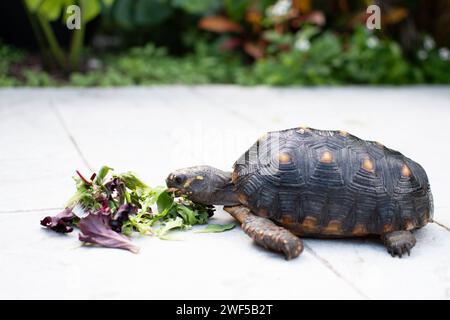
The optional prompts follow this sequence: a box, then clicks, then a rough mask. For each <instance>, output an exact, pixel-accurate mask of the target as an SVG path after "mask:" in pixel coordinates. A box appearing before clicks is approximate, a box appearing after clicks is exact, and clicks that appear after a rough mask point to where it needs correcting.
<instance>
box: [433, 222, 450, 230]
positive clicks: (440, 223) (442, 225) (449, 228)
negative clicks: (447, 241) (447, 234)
mask: <svg viewBox="0 0 450 320" xmlns="http://www.w3.org/2000/svg"><path fill="white" fill-rule="evenodd" d="M432 223H435V224H436V225H438V226H439V227H441V228H444V229H445V230H447V231H450V227H447V225H445V223H442V222H439V221H437V220H436V219H433V222H432Z"/></svg>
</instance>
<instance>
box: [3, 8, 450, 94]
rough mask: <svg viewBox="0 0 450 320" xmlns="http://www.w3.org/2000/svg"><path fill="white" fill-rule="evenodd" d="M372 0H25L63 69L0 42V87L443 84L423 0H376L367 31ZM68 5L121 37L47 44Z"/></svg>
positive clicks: (448, 60) (448, 77)
mask: <svg viewBox="0 0 450 320" xmlns="http://www.w3.org/2000/svg"><path fill="white" fill-rule="evenodd" d="M371 2H372V1H365V0H353V1H346V0H342V1H339V2H325V1H312V0H292V1H291V0H134V1H130V0H95V1H87V0H24V3H25V5H26V6H27V8H28V10H29V11H30V12H31V14H32V15H34V16H35V18H36V17H37V18H38V21H37V22H38V27H39V26H40V27H41V29H43V31H45V32H44V33H43V35H44V38H45V36H48V35H49V39H50V41H47V42H49V43H50V44H52V43H53V46H52V45H50V46H45V45H44V50H43V53H42V57H44V58H45V57H47V58H48V57H49V56H48V54H49V53H52V52H53V51H54V50H53V49H55V46H56V53H55V52H53V56H55V57H56V58H55V59H52V58H51V55H50V61H52V60H56V61H59V60H61V61H62V63H63V64H64V65H65V67H64V68H63V74H62V75H61V72H59V73H58V72H56V73H55V71H54V70H53V71H51V70H50V71H43V68H42V67H40V66H38V67H36V66H33V68H28V67H27V65H28V64H29V63H28V62H27V57H28V55H27V54H25V53H23V52H20V51H18V50H15V49H13V48H11V47H10V46H6V45H4V44H3V45H2V44H1V43H0V86H16V85H29V86H50V85H74V86H122V85H148V84H171V83H179V84H207V83H234V84H241V85H261V84H262V85H276V86H285V85H340V84H374V85H380V84H389V85H401V84H416V83H444V84H449V83H450V53H449V49H448V48H447V47H446V46H448V45H442V42H443V41H444V42H445V37H443V36H442V32H438V33H436V35H437V36H438V37H439V39H441V40H437V41H438V42H439V41H440V43H441V44H436V43H435V42H434V40H433V37H432V36H429V35H426V33H419V31H418V29H417V28H416V27H411V26H415V25H414V23H413V21H414V19H415V16H414V15H415V14H416V15H417V14H418V13H420V11H421V9H423V7H424V6H426V5H427V4H426V2H424V1H421V0H414V1H410V2H407V1H397V2H396V5H395V6H393V5H392V4H391V3H390V2H389V1H388V2H382V5H383V10H384V11H383V12H384V13H383V14H384V16H383V27H382V30H378V31H370V30H368V29H366V28H365V26H364V23H363V21H364V19H363V18H364V14H365V8H366V7H367V5H368V4H369V3H371ZM438 2H442V1H440V0H438ZM70 4H81V5H82V8H84V9H83V10H84V11H83V12H84V14H85V21H84V26H85V27H90V25H89V26H88V25H87V22H89V21H91V20H93V19H94V18H96V17H101V19H100V18H99V19H98V20H100V21H101V24H100V25H99V27H97V30H95V33H96V34H99V35H102V34H108V35H111V34H112V35H114V37H115V38H116V39H117V38H119V39H120V41H119V42H120V43H122V46H116V47H108V46H106V47H103V48H100V49H98V48H97V51H96V49H95V47H92V48H87V49H86V48H85V49H84V50H82V45H83V37H84V33H82V34H80V33H79V34H78V36H77V37H75V35H76V33H74V34H73V36H74V37H73V38H74V39H75V40H74V39H72V42H71V44H70V47H69V48H68V50H65V49H66V48H63V47H61V46H59V43H56V45H55V41H56V40H57V39H56V37H55V36H54V35H53V34H52V32H53V31H54V30H53V29H54V28H58V24H54V23H53V24H52V25H50V22H52V21H57V20H58V19H60V18H62V19H64V17H65V8H66V7H67V5H70ZM449 7H450V6H449ZM440 8H444V7H442V6H441V7H440ZM444 9H445V8H444ZM448 9H450V8H448ZM432 18H433V17H432ZM421 19H422V20H423V17H421ZM98 20H97V21H98ZM436 20H439V21H441V20H442V19H440V18H439V17H438V18H436ZM31 21H32V20H31ZM441 25H443V24H442V23H441V22H440V26H441ZM42 27H43V28H42ZM41 35H42V34H41ZM161 38H163V39H164V40H166V41H162V42H161V41H160V42H158V41H156V39H161ZM442 39H444V40H442ZM47 40H48V39H47ZM157 43H160V44H162V45H165V46H166V47H161V46H158V45H157ZM405 43H407V44H408V45H405ZM130 44H132V45H133V46H132V47H131V48H130V47H127V46H129V45H130ZM174 53H176V55H174ZM80 58H82V59H81V62H82V63H78V61H79V60H80ZM92 61H94V63H91V62H92ZM67 63H68V65H66V64H67ZM91 64H93V65H95V67H91V66H90V65H91ZM75 66H78V68H76V67H75ZM46 70H49V69H46ZM71 70H72V72H70V71H71Z"/></svg>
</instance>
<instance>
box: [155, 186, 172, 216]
mask: <svg viewBox="0 0 450 320" xmlns="http://www.w3.org/2000/svg"><path fill="white" fill-rule="evenodd" d="M173 203H174V202H173V198H172V197H171V196H170V195H169V193H168V192H167V191H165V190H164V191H162V192H160V193H159V195H157V198H156V205H157V207H158V212H163V211H165V210H168V209H170V208H172V205H173Z"/></svg>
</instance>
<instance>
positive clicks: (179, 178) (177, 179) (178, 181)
mask: <svg viewBox="0 0 450 320" xmlns="http://www.w3.org/2000/svg"><path fill="white" fill-rule="evenodd" d="M185 180H186V176H184V175H179V176H176V177H175V179H174V181H175V183H176V184H178V185H180V184H183V183H184V181H185Z"/></svg>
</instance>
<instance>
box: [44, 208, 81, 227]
mask: <svg viewBox="0 0 450 320" xmlns="http://www.w3.org/2000/svg"><path fill="white" fill-rule="evenodd" d="M74 218H75V215H74V214H73V212H72V208H65V209H64V210H63V211H61V212H60V213H58V214H57V215H56V216H53V217H52V216H47V217H45V218H44V219H42V220H41V225H42V226H44V227H47V228H49V229H52V230H53V231H56V232H60V233H69V232H72V231H73V228H72V227H71V226H70V225H68V224H70V223H71V222H72V220H73V219H74Z"/></svg>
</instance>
